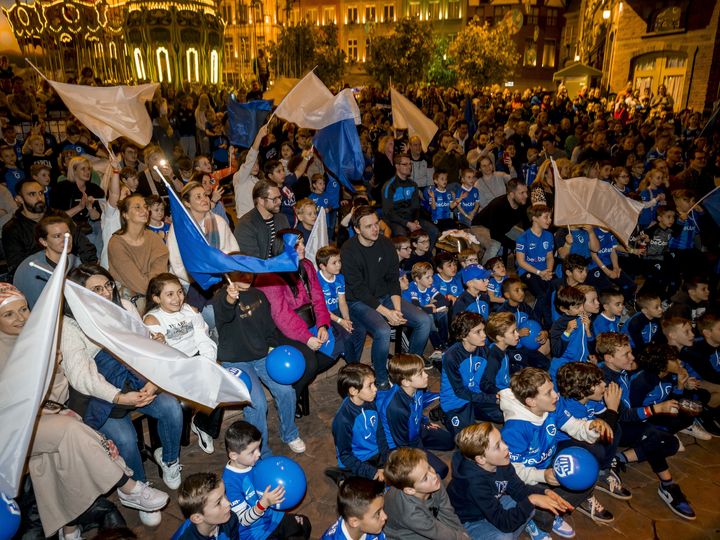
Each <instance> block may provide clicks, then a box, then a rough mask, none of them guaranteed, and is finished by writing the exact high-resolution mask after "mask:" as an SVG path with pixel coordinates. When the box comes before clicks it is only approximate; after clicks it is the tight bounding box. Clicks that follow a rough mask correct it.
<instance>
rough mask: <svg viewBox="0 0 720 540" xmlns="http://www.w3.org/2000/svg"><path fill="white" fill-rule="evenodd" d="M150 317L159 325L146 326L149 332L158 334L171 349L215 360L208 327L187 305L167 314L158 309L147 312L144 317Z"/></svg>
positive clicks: (215, 356) (214, 346) (215, 348)
mask: <svg viewBox="0 0 720 540" xmlns="http://www.w3.org/2000/svg"><path fill="white" fill-rule="evenodd" d="M148 315H152V316H153V317H155V318H156V319H157V320H158V322H159V323H160V324H157V325H154V324H147V325H146V326H147V327H148V328H149V329H150V331H151V332H160V333H162V334H163V335H164V336H165V341H166V343H167V344H168V345H170V346H171V347H172V348H173V349H177V350H178V351H180V352H183V353H185V354H187V355H188V356H196V355H198V354H199V355H200V356H204V357H205V358H208V359H210V360H212V361H213V362H214V361H215V360H216V359H217V345H216V344H215V342H214V341H213V340H212V339H210V335H209V333H208V325H207V323H206V322H205V321H204V320H203V318H202V315H201V314H200V313H198V312H197V311H195V310H194V309H193V308H192V307H190V306H189V305H188V304H183V306H182V308H180V311H178V312H176V313H168V312H167V311H164V310H163V309H161V308H160V307H156V308H154V309H151V310H150V311H148V312H147V313H146V314H145V316H146V317H147V316H148Z"/></svg>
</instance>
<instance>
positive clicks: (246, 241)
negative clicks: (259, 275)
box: [235, 208, 290, 259]
mask: <svg viewBox="0 0 720 540" xmlns="http://www.w3.org/2000/svg"><path fill="white" fill-rule="evenodd" d="M273 221H274V222H275V233H276V236H275V241H274V242H273V245H272V248H271V249H270V251H269V248H270V230H269V229H268V226H267V225H266V224H265V220H264V219H263V218H262V216H261V215H260V212H259V211H258V209H257V208H253V209H252V210H250V211H249V212H248V213H247V214H245V215H244V216H242V217H241V218H240V219H239V220H238V223H237V225H236V226H235V239H236V240H237V243H238V246H239V247H240V253H242V254H243V255H248V256H249V257H257V258H259V259H268V258H269V257H268V253H269V252H270V255H271V256H272V257H274V256H276V255H279V254H280V253H281V252H282V250H283V242H282V238H278V236H277V232H278V231H279V230H281V229H287V228H288V227H290V225H289V224H288V220H287V217H286V216H285V215H284V214H282V213H277V214H274V215H273Z"/></svg>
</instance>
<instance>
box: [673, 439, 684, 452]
mask: <svg viewBox="0 0 720 540" xmlns="http://www.w3.org/2000/svg"><path fill="white" fill-rule="evenodd" d="M675 438H676V439H677V441H678V454H679V453H680V452H684V451H685V445H684V444H683V443H682V441H681V440H680V437H678V436H677V435H675Z"/></svg>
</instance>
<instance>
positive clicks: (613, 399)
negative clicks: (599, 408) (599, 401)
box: [603, 382, 622, 412]
mask: <svg viewBox="0 0 720 540" xmlns="http://www.w3.org/2000/svg"><path fill="white" fill-rule="evenodd" d="M621 398H622V390H621V389H620V385H618V384H617V383H615V382H611V383H610V384H608V385H607V388H605V394H604V395H603V400H604V401H605V406H606V407H607V408H608V409H610V410H611V411H615V412H617V410H618V407H620V399H621Z"/></svg>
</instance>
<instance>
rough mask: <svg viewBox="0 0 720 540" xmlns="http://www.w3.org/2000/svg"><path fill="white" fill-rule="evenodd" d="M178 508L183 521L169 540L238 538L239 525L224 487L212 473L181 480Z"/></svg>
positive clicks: (192, 475)
mask: <svg viewBox="0 0 720 540" xmlns="http://www.w3.org/2000/svg"><path fill="white" fill-rule="evenodd" d="M178 505H179V506H180V511H181V512H182V514H183V517H185V521H184V522H183V524H182V525H181V526H180V528H179V529H178V530H177V531H176V532H175V534H173V536H172V540H197V539H199V538H217V539H218V540H220V539H227V540H235V539H237V538H239V530H240V524H239V522H238V518H237V516H236V515H235V514H234V513H233V512H232V510H231V509H230V502H229V501H228V498H227V497H226V496H225V484H224V483H223V481H222V480H221V479H220V478H218V476H217V475H216V474H214V473H196V474H191V475H190V476H188V477H187V478H185V480H183V483H182V486H180V491H179V492H178Z"/></svg>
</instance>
